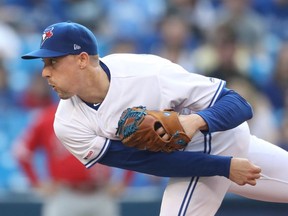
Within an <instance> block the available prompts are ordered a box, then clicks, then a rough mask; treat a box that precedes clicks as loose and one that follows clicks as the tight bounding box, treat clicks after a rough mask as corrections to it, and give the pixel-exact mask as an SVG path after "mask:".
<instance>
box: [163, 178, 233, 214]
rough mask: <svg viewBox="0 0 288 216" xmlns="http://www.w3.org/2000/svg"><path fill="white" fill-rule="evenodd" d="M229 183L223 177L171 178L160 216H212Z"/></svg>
mask: <svg viewBox="0 0 288 216" xmlns="http://www.w3.org/2000/svg"><path fill="white" fill-rule="evenodd" d="M230 184H231V182H230V181H229V180H228V179H226V178H224V177H219V176H215V177H201V178H199V177H192V178H172V179H171V180H170V182H169V184H168V185H167V188H166V190H165V192H164V195H163V199H162V204H161V212H160V215H161V216H213V215H215V214H216V212H217V210H218V208H219V207H220V205H221V203H222V200H223V198H224V196H225V193H226V191H227V190H228V188H229V186H230Z"/></svg>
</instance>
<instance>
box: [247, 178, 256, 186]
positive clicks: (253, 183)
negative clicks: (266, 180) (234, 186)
mask: <svg viewBox="0 0 288 216" xmlns="http://www.w3.org/2000/svg"><path fill="white" fill-rule="evenodd" d="M247 184H249V185H251V186H255V185H256V180H255V179H253V180H249V181H248V182H247Z"/></svg>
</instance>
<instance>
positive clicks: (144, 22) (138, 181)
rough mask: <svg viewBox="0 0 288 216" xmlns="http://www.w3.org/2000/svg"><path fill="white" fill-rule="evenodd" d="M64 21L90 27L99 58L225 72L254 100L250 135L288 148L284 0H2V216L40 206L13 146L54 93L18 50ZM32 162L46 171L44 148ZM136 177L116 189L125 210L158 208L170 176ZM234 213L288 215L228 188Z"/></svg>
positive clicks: (287, 4)
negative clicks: (131, 56)
mask: <svg viewBox="0 0 288 216" xmlns="http://www.w3.org/2000/svg"><path fill="white" fill-rule="evenodd" d="M67 20H71V21H74V22H79V23H81V24H83V25H86V26H87V27H89V28H91V29H92V30H93V31H94V32H95V34H96V36H97V39H98V42H99V53H100V56H105V55H107V54H110V53H115V52H133V53H152V54H157V55H160V56H163V57H166V58H168V59H170V60H171V61H173V62H177V63H179V64H180V65H182V66H183V67H184V68H186V69H187V70H189V71H191V72H194V73H200V74H205V75H208V76H216V77H219V78H222V79H225V80H226V81H227V83H228V87H229V88H232V89H235V90H237V91H239V92H240V93H241V94H242V95H243V96H244V97H245V98H246V99H247V100H248V101H249V102H250V103H251V104H252V105H253V108H254V118H253V119H252V120H251V121H249V124H250V126H251V131H252V133H254V134H256V135H258V136H260V137H262V138H264V139H266V140H269V141H271V142H273V143H275V145H279V146H281V147H282V148H285V149H288V115H287V108H288V91H287V90H288V42H287V39H288V0H265V1H263V0H146V1H143V0H0V215H1V216H2V215H3V216H10V215H13V216H17V215H23V213H24V212H25V215H27V216H34V215H39V214H40V213H39V212H40V208H41V205H42V200H41V198H40V197H38V196H37V194H35V193H34V191H33V190H32V189H31V185H30V184H29V181H28V179H27V177H26V176H25V175H24V173H23V172H22V170H21V168H20V167H19V164H18V163H17V161H16V160H15V157H14V155H13V151H14V150H13V149H14V147H15V146H14V143H15V140H16V138H17V137H18V136H19V135H20V134H21V132H22V131H23V130H24V129H25V128H26V127H27V125H28V124H29V123H30V122H33V120H34V118H35V115H36V114H37V112H39V110H41V109H42V108H43V107H45V106H47V105H48V104H50V103H53V102H54V101H56V100H57V99H56V97H55V95H54V94H53V93H52V92H51V91H50V90H47V86H46V83H45V82H43V81H41V79H39V75H40V73H41V67H42V62H41V61H35V62H33V63H31V62H29V61H22V60H21V59H20V56H21V54H23V53H25V52H28V51H30V50H33V49H35V48H38V46H39V43H40V38H41V34H42V31H43V29H44V28H45V27H46V26H48V25H50V24H52V23H55V22H60V21H67ZM35 161H36V163H35V164H36V168H37V170H38V172H39V175H40V176H41V177H43V178H45V176H46V175H47V173H46V171H45V169H43V167H44V165H43V164H45V155H44V154H43V152H41V151H40V152H39V153H38V154H37V157H36V158H35ZM115 173H118V174H119V173H121V170H115ZM136 175H137V178H134V180H133V182H130V183H129V185H128V187H127V188H126V191H125V192H124V194H123V195H122V196H121V197H119V204H120V205H121V212H122V215H125V216H129V215H135V212H136V211H137V212H138V213H137V215H139V216H140V215H141V213H142V212H145V213H144V214H143V215H157V213H158V211H159V206H160V202H161V194H162V192H163V188H164V185H165V183H166V179H160V180H159V179H158V180H157V181H156V182H157V183H155V181H152V182H151V181H150V180H149V177H147V176H144V175H141V174H136ZM147 179H148V180H147ZM147 188H149V189H147ZM133 194H134V196H133ZM136 194H137V196H136ZM287 196H288V191H287ZM149 210H151V212H150V213H149V212H147V211H149ZM240 214H241V215H244V214H245V215H261V216H262V215H273V216H275V215H288V206H287V205H284V204H272V203H262V202H256V201H251V200H248V199H243V198H240V197H235V196H233V195H227V197H226V198H225V200H224V203H223V205H222V207H221V209H220V210H219V212H218V215H233V216H234V215H240Z"/></svg>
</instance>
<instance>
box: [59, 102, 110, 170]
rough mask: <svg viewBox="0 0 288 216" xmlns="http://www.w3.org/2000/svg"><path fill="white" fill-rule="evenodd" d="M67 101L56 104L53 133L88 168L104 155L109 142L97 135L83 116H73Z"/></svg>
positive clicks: (73, 112)
mask: <svg viewBox="0 0 288 216" xmlns="http://www.w3.org/2000/svg"><path fill="white" fill-rule="evenodd" d="M65 103H66V104H65ZM67 103H71V102H69V101H65V102H62V103H60V104H59V106H58V109H57V112H56V115H55V120H54V131H55V134H56V136H57V138H58V139H59V140H60V142H61V143H62V144H63V145H64V146H65V148H66V149H67V150H68V151H69V152H70V153H72V154H73V155H74V156H75V157H76V158H77V159H78V160H79V161H80V162H81V163H82V164H83V165H85V166H86V167H87V168H89V167H91V166H92V165H93V164H94V163H96V162H97V161H98V160H99V159H100V158H101V157H102V156H103V155H104V153H105V152H106V151H107V149H108V146H109V144H110V142H109V140H108V139H106V138H104V137H101V136H97V135H96V133H95V131H93V130H92V129H91V128H89V126H88V123H87V122H86V121H85V118H83V117H82V116H80V117H78V118H75V117H74V116H73V115H74V114H75V113H76V112H75V111H74V110H73V107H72V108H71V106H67ZM71 110H72V111H71Z"/></svg>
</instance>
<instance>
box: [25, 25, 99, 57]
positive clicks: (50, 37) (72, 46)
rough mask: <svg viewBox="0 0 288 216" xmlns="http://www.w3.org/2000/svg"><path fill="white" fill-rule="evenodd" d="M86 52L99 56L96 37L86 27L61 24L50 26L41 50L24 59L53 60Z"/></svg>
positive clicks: (43, 39)
mask: <svg viewBox="0 0 288 216" xmlns="http://www.w3.org/2000/svg"><path fill="white" fill-rule="evenodd" d="M81 52H86V53H88V54H89V55H97V54H98V49H97V40H96V37H95V35H94V34H93V33H92V32H91V31H90V30H89V29H88V28H86V27H85V26H83V25H80V24H78V23H73V22H60V23H56V24H53V25H50V26H48V27H47V28H46V29H45V30H44V32H43V35H42V40H41V44H40V49H38V50H35V51H32V52H29V53H27V54H25V55H23V56H21V58H22V59H36V58H53V57H60V56H65V55H78V54H80V53H81Z"/></svg>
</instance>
